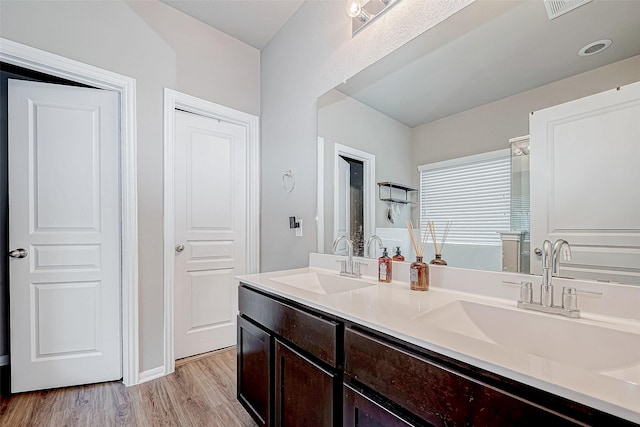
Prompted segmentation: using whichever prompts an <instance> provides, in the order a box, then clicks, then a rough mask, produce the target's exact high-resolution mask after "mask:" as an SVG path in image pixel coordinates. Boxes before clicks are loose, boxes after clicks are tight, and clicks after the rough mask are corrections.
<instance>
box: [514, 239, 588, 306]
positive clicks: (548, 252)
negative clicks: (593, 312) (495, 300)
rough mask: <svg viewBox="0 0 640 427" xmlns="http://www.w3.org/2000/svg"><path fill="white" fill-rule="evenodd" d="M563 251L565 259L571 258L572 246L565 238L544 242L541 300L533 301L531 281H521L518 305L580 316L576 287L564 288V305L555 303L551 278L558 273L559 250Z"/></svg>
mask: <svg viewBox="0 0 640 427" xmlns="http://www.w3.org/2000/svg"><path fill="white" fill-rule="evenodd" d="M561 251H562V255H563V258H564V260H565V261H570V260H571V246H570V245H569V242H567V241H566V240H564V239H558V240H556V241H555V242H554V243H551V241H549V240H545V241H544V242H543V243H542V284H541V285H540V302H533V292H532V288H531V287H532V284H531V282H521V283H520V299H519V300H518V307H520V308H524V309H527V310H536V311H542V312H544V313H552V314H561V315H563V316H567V317H573V318H577V317H580V310H578V303H577V295H576V290H575V288H566V287H563V288H562V305H554V304H553V284H552V283H551V280H552V278H553V277H554V276H556V277H557V275H558V252H561Z"/></svg>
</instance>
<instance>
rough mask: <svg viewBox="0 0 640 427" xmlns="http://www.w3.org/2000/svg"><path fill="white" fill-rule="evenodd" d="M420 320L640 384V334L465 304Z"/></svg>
mask: <svg viewBox="0 0 640 427" xmlns="http://www.w3.org/2000/svg"><path fill="white" fill-rule="evenodd" d="M417 319H419V321H420V322H424V324H425V326H427V325H428V326H429V327H430V328H433V327H435V328H438V329H441V330H445V331H447V332H451V333H455V334H458V335H463V336H466V337H469V338H474V339H477V340H481V341H484V342H487V343H491V344H495V345H498V346H501V347H504V348H507V349H509V350H510V351H516V352H520V353H525V354H528V355H534V356H539V357H542V358H544V359H550V360H554V361H557V362H561V363H565V364H569V365H572V366H576V367H579V368H581V369H586V370H589V371H594V372H598V373H600V374H603V375H607V376H610V377H613V378H617V379H620V380H624V381H628V382H631V383H634V384H640V334H635V333H631V332H625V331H620V330H616V329H612V328H607V327H602V326H596V325H592V324H589V323H584V322H579V321H576V320H574V319H565V318H559V317H554V316H553V315H548V314H543V315H540V314H534V313H531V312H527V311H524V310H518V309H509V308H503V307H497V306H492V305H487V304H480V303H475V302H470V301H462V300H461V301H455V302H452V303H449V304H447V305H444V306H442V307H440V308H438V309H435V310H433V311H431V312H428V313H425V314H423V315H420V316H418V317H417Z"/></svg>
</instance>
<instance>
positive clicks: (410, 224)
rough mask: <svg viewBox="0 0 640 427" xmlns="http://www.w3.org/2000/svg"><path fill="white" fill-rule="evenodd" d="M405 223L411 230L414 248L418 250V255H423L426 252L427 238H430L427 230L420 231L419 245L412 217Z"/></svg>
mask: <svg viewBox="0 0 640 427" xmlns="http://www.w3.org/2000/svg"><path fill="white" fill-rule="evenodd" d="M405 224H406V225H407V230H408V231H409V237H410V238H411V244H412V245H413V250H414V251H415V252H416V256H419V257H422V254H423V253H424V247H425V245H426V244H427V240H428V238H429V237H428V236H427V233H426V230H425V232H424V233H420V234H421V235H420V240H419V241H420V245H418V241H417V239H416V236H415V232H414V231H413V230H414V227H413V221H411V220H410V219H408V220H406V221H405Z"/></svg>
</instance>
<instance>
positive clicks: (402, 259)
mask: <svg viewBox="0 0 640 427" xmlns="http://www.w3.org/2000/svg"><path fill="white" fill-rule="evenodd" d="M392 259H393V260H394V261H404V257H403V256H402V254H401V253H400V246H396V254H395V255H394V256H393V258H392Z"/></svg>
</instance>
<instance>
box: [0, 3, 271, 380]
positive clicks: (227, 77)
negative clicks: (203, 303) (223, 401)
mask: <svg viewBox="0 0 640 427" xmlns="http://www.w3.org/2000/svg"><path fill="white" fill-rule="evenodd" d="M0 11H1V14H0V36H2V37H4V38H7V39H10V40H13V41H16V42H19V43H23V44H26V45H29V46H33V47H36V48H38V49H42V50H45V51H48V52H52V53H55V54H58V55H62V56H65V57H68V58H71V59H75V60H78V61H81V62H84V63H87V64H90V65H94V66H97V67H100V68H103V69H106V70H109V71H113V72H116V73H120V74H124V75H126V76H129V77H133V78H135V79H136V81H137V125H138V215H139V224H138V226H139V235H138V238H139V297H140V304H139V313H140V369H141V370H142V371H144V370H149V369H152V368H155V367H158V366H160V365H162V362H163V339H164V337H163V333H164V332H163V257H162V209H163V206H162V197H163V196H162V192H163V170H162V168H163V134H162V133H163V122H162V117H163V116H162V114H163V89H164V87H168V88H171V89H175V90H178V91H180V92H184V93H188V94H190V95H194V96H197V97H200V98H204V99H206V100H209V101H212V102H215V103H218V104H222V105H225V106H228V107H231V108H235V109H237V110H240V111H244V112H246V113H249V114H254V115H258V114H259V111H260V105H259V104H260V101H259V99H260V93H259V91H260V81H259V78H260V71H259V70H260V52H259V51H258V50H256V49H254V48H252V47H250V46H248V45H246V44H244V43H242V42H240V41H238V40H236V39H234V38H232V37H230V36H227V35H226V34H223V33H222V32H219V31H217V30H214V29H212V28H210V27H208V26H206V25H204V24H202V23H200V22H199V21H196V20H195V19H193V18H190V17H188V16H187V15H184V14H183V13H181V12H178V11H176V10H175V9H172V8H170V7H169V6H166V5H165V4H163V3H160V2H157V1H133V2H123V1H69V2H58V1H42V2H34V1H15V2H14V1H6V0H3V1H2V2H1V3H0Z"/></svg>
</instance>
